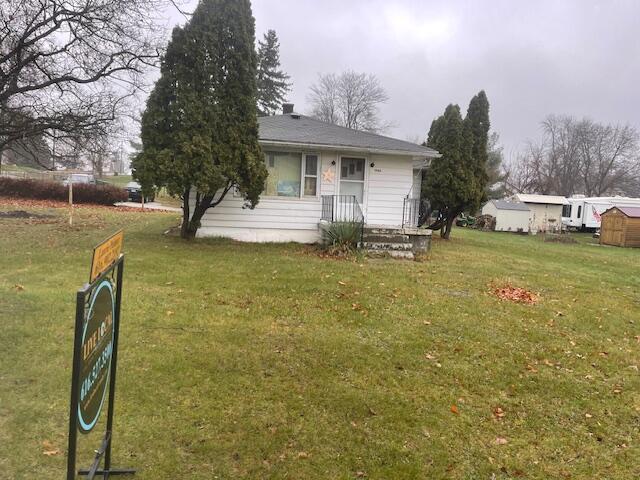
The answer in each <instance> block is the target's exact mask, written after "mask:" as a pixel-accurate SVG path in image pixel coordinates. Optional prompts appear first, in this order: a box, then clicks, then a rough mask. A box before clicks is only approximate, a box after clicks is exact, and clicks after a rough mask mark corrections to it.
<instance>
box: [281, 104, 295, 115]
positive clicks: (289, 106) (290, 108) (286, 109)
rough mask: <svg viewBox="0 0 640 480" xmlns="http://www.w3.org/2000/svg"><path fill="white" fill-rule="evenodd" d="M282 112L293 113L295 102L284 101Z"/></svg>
mask: <svg viewBox="0 0 640 480" xmlns="http://www.w3.org/2000/svg"><path fill="white" fill-rule="evenodd" d="M282 113H283V114H285V115H286V114H288V113H293V103H283V104H282Z"/></svg>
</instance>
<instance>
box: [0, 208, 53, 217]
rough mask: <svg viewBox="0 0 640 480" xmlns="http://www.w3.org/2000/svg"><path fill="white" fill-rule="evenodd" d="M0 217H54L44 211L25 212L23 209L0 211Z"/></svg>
mask: <svg viewBox="0 0 640 480" xmlns="http://www.w3.org/2000/svg"><path fill="white" fill-rule="evenodd" d="M0 218H22V219H25V218H28V219H31V218H37V219H40V218H55V215H48V214H46V213H35V212H27V211H25V210H10V211H8V212H0Z"/></svg>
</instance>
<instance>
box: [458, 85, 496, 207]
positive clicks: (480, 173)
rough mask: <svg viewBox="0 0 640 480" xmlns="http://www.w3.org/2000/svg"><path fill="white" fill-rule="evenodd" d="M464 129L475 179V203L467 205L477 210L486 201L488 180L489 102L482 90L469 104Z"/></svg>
mask: <svg viewBox="0 0 640 480" xmlns="http://www.w3.org/2000/svg"><path fill="white" fill-rule="evenodd" d="M464 123H465V128H467V129H468V130H469V134H470V135H469V137H468V138H469V141H470V142H471V144H470V149H471V164H472V169H473V174H474V178H475V183H474V186H475V187H476V189H477V190H476V191H475V192H474V195H475V202H474V203H473V204H472V205H469V207H468V208H470V209H477V208H479V207H480V204H481V203H482V202H483V201H484V200H486V197H485V186H486V184H487V182H488V180H489V178H488V175H487V160H488V156H489V152H488V150H487V146H488V140H489V128H490V126H491V123H490V121H489V100H487V95H486V94H485V93H484V90H481V91H480V92H479V93H478V94H477V95H476V96H474V97H473V98H472V99H471V101H470V102H469V108H468V109H467V116H466V117H465V119H464Z"/></svg>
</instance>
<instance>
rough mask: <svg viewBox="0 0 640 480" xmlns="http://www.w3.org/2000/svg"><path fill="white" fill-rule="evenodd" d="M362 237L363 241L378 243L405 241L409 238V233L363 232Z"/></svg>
mask: <svg viewBox="0 0 640 480" xmlns="http://www.w3.org/2000/svg"><path fill="white" fill-rule="evenodd" d="M362 238H363V240H364V241H365V242H379V243H407V242H410V241H411V239H410V238H409V235H402V234H398V233H367V232H363V234H362Z"/></svg>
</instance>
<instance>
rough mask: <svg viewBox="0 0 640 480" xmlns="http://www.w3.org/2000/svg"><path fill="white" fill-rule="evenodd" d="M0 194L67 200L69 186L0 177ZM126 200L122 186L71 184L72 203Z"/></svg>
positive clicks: (102, 202) (111, 203)
mask: <svg viewBox="0 0 640 480" xmlns="http://www.w3.org/2000/svg"><path fill="white" fill-rule="evenodd" d="M0 195H1V196H5V197H16V198H33V199H38V200H60V201H67V200H68V199H69V187H66V186H64V185H62V184H61V183H56V182H50V181H43V180H33V179H30V178H27V179H22V178H9V177H0ZM126 200H127V192H126V191H125V190H124V189H123V188H120V187H117V186H115V185H94V184H89V183H74V184H73V202H74V203H92V204H97V205H113V204H114V203H115V202H123V201H126Z"/></svg>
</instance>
